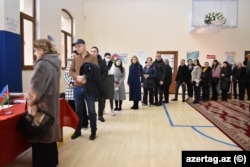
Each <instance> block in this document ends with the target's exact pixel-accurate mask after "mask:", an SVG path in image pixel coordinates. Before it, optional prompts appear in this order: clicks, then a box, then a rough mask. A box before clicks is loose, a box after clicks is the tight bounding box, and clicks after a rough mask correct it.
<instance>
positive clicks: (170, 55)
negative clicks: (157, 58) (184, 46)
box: [157, 51, 178, 93]
mask: <svg viewBox="0 0 250 167" xmlns="http://www.w3.org/2000/svg"><path fill="white" fill-rule="evenodd" d="M158 53H159V54H161V57H162V59H163V61H164V60H165V59H168V61H169V65H170V66H171V68H172V83H171V85H170V87H169V93H175V85H176V84H175V77H176V74H177V60H178V51H157V54H158Z"/></svg>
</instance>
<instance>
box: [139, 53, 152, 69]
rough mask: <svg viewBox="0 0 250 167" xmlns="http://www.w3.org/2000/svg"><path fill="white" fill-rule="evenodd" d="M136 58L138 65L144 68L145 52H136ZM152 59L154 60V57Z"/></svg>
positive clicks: (146, 55)
mask: <svg viewBox="0 0 250 167" xmlns="http://www.w3.org/2000/svg"><path fill="white" fill-rule="evenodd" d="M136 56H137V57H138V59H139V62H140V64H141V65H142V66H144V65H145V62H146V61H147V57H148V54H147V53H146V52H145V51H138V52H137V54H136ZM152 59H153V60H154V57H152Z"/></svg>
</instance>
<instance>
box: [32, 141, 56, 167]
mask: <svg viewBox="0 0 250 167" xmlns="http://www.w3.org/2000/svg"><path fill="white" fill-rule="evenodd" d="M32 165H33V167H56V166H57V165H58V150H57V144H56V142H53V143H32Z"/></svg>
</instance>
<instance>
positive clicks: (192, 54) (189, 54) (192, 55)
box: [186, 51, 200, 61]
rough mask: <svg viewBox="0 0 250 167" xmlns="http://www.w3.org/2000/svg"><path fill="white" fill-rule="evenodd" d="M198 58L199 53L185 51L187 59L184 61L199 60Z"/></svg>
mask: <svg viewBox="0 0 250 167" xmlns="http://www.w3.org/2000/svg"><path fill="white" fill-rule="evenodd" d="M199 56H200V52H199V51H187V59H186V61H188V60H189V59H192V60H194V59H199Z"/></svg>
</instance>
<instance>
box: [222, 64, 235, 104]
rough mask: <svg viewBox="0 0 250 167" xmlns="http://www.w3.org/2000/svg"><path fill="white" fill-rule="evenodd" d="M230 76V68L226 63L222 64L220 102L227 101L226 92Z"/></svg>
mask: <svg viewBox="0 0 250 167" xmlns="http://www.w3.org/2000/svg"><path fill="white" fill-rule="evenodd" d="M231 75H232V69H231V66H230V65H229V64H228V62H227V61H224V62H223V67H222V68H221V73H220V77H221V82H220V84H221V86H220V88H221V91H222V94H221V100H222V101H227V92H228V91H229V88H230V84H231Z"/></svg>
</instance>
